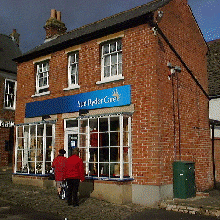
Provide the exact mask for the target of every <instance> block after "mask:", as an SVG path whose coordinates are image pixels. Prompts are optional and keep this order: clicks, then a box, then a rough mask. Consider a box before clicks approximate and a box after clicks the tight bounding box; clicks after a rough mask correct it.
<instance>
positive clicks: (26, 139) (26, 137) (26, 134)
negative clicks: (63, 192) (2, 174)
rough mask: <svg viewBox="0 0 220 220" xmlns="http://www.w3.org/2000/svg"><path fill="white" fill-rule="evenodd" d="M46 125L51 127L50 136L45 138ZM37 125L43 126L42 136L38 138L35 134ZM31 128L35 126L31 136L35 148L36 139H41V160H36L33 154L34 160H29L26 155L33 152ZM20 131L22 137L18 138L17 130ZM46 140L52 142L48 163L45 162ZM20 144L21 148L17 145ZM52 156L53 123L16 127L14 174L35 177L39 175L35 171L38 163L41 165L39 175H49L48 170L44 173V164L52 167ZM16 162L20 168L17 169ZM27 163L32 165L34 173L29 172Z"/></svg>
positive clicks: (53, 145) (53, 151) (53, 141)
mask: <svg viewBox="0 0 220 220" xmlns="http://www.w3.org/2000/svg"><path fill="white" fill-rule="evenodd" d="M47 124H50V125H51V126H52V136H47V135H46V127H47ZM39 125H43V128H44V130H43V134H42V136H39V135H38V134H37V129H38V126H39ZM31 126H35V135H34V136H32V137H35V142H34V143H35V146H37V144H38V143H37V141H38V138H42V152H43V154H42V158H43V160H42V161H41V160H38V159H37V155H36V154H35V156H34V158H35V159H34V160H29V159H28V154H30V152H31V151H32V152H35V151H33V149H32V148H31V141H30V140H31V132H30V131H31ZM19 129H21V130H22V133H23V134H22V135H21V136H19V132H18V130H19ZM47 138H52V142H51V145H52V146H51V147H52V150H51V160H50V161H47V160H46V154H47V151H46V150H47V149H46V141H47ZM20 142H22V143H23V146H19V143H20ZM37 150H41V149H40V148H39V149H36V152H37ZM18 151H19V152H20V154H21V155H22V159H21V161H20V160H18ZM54 155H55V124H54V123H49V122H48V123H43V122H42V123H41V122H40V123H33V124H22V125H16V143H15V166H14V173H17V174H33V175H36V174H39V173H38V169H37V165H38V164H39V163H41V164H42V168H41V173H40V174H39V175H45V174H49V173H48V170H47V171H46V166H45V165H46V163H47V164H50V166H51V165H52V162H53V159H54ZM18 162H19V163H21V164H22V165H21V167H18V166H17V165H18ZM29 163H32V164H34V173H33V172H31V171H30V168H29V165H28V164H29ZM24 168H25V171H24Z"/></svg>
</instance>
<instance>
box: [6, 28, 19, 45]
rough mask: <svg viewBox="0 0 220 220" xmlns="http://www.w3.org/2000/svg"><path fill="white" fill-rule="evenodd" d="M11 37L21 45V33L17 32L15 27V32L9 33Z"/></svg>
mask: <svg viewBox="0 0 220 220" xmlns="http://www.w3.org/2000/svg"><path fill="white" fill-rule="evenodd" d="M9 36H10V37H11V39H12V40H13V41H14V42H15V43H16V44H17V45H18V47H19V37H20V34H19V33H17V30H16V29H13V32H12V33H11V34H10V35H9Z"/></svg>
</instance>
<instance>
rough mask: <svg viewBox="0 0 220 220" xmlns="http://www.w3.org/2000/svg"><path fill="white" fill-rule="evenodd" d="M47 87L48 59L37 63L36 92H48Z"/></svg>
mask: <svg viewBox="0 0 220 220" xmlns="http://www.w3.org/2000/svg"><path fill="white" fill-rule="evenodd" d="M48 88H49V61H44V62H40V63H38V64H37V73H36V93H37V94H38V93H44V92H48Z"/></svg>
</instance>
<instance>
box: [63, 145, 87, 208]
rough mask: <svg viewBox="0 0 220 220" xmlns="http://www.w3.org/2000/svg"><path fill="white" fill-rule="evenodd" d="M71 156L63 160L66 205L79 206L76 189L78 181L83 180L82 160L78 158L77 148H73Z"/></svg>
mask: <svg viewBox="0 0 220 220" xmlns="http://www.w3.org/2000/svg"><path fill="white" fill-rule="evenodd" d="M72 154H73V155H72V156H71V157H69V158H68V159H67V160H66V162H65V167H64V178H65V180H66V181H67V202H68V205H73V206H79V200H78V196H77V193H78V189H79V183H80V181H84V180H85V172H84V167H83V161H82V159H81V158H79V156H78V155H79V149H78V148H74V149H73V151H72Z"/></svg>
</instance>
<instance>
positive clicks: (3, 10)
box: [0, 0, 220, 53]
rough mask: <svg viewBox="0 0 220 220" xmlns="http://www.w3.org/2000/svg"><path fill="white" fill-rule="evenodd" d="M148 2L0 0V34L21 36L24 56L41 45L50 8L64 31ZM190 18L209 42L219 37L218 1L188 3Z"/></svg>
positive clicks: (195, 0)
mask: <svg viewBox="0 0 220 220" xmlns="http://www.w3.org/2000/svg"><path fill="white" fill-rule="evenodd" d="M150 1H151V0H0V33H1V34H5V35H10V34H11V33H12V31H13V29H16V30H17V32H18V33H19V34H20V49H21V51H22V52H23V53H25V52H27V51H29V50H31V49H33V48H34V47H36V46H38V45H41V44H42V43H43V42H44V39H45V35H46V34H45V30H44V28H43V27H44V25H45V23H46V21H47V19H49V17H50V12H51V9H56V10H57V11H61V20H62V22H64V23H65V25H66V28H67V31H71V30H73V29H75V28H78V27H81V26H83V25H86V24H90V23H92V22H95V21H98V20H101V19H103V18H106V17H108V16H111V15H114V14H117V13H119V12H122V11H125V10H129V9H131V8H134V7H136V6H140V5H143V4H146V3H148V2H150ZM188 4H189V5H190V7H191V9H192V12H193V15H194V17H195V19H196V21H197V23H198V25H199V27H200V29H201V31H202V34H203V37H204V39H205V40H206V41H207V42H208V41H211V40H215V39H218V38H220V0H188Z"/></svg>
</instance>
